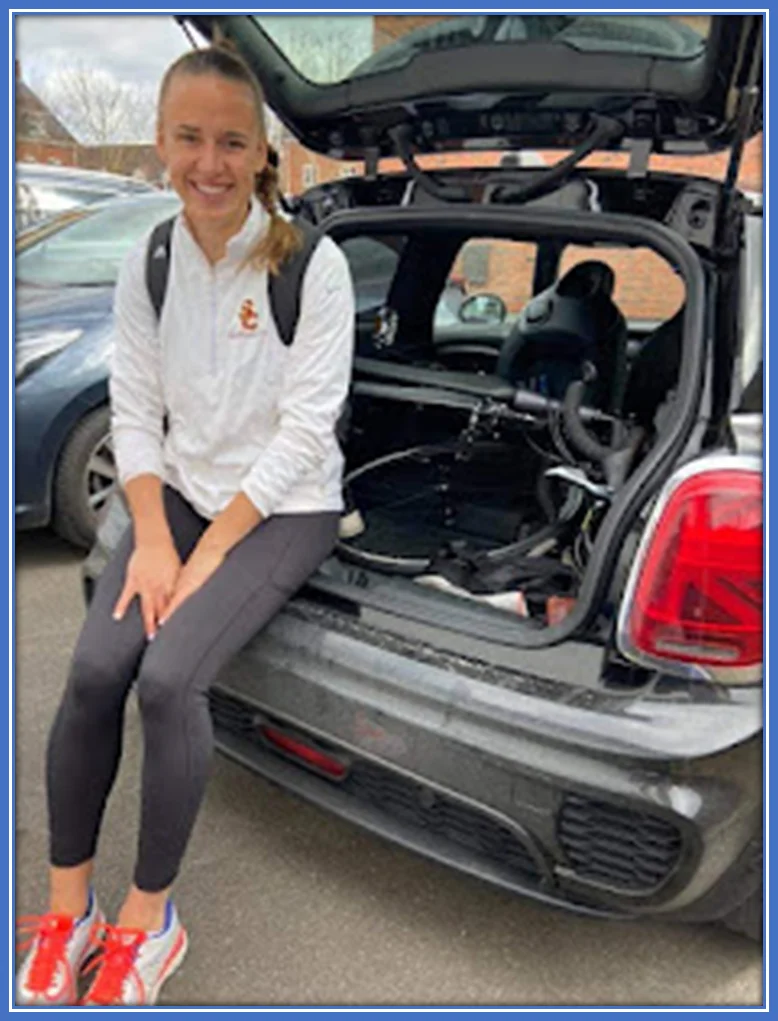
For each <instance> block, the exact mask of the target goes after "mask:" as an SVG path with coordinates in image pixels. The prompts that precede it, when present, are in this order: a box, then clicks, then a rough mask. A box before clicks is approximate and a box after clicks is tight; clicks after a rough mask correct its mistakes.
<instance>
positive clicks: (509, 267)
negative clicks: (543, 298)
mask: <svg viewBox="0 0 778 1021" xmlns="http://www.w3.org/2000/svg"><path fill="white" fill-rule="evenodd" d="M536 259H537V245H534V244H531V243H529V242H524V241H505V240H504V239H502V238H484V237H479V238H470V240H468V241H466V242H465V244H464V245H462V247H461V248H460V250H459V252H458V254H457V257H456V260H455V261H454V265H453V266H452V268H451V272H450V273H449V276H448V280H447V281H446V286H445V287H444V289H443V292H442V294H441V296H440V301H439V302H438V306H437V309H436V310H435V325H436V327H440V326H445V325H446V324H447V323H452V324H453V323H454V322H458V321H459V319H460V316H459V310H460V308H461V307H462V306H463V304H464V302H465V301H468V306H467V308H468V309H470V308H471V307H472V306H473V303H472V302H471V301H469V299H472V298H473V297H475V296H482V298H483V303H484V305H486V302H487V296H488V299H489V300H490V301H491V304H493V305H494V306H495V307H497V305H498V302H497V301H495V299H499V302H501V303H502V305H503V306H504V307H505V310H506V315H507V318H508V319H511V318H513V317H515V315H516V314H517V313H518V312H520V311H521V309H522V308H523V307H524V305H526V303H527V302H528V301H529V299H530V298H531V297H532V285H533V279H534V274H535V262H536Z"/></svg>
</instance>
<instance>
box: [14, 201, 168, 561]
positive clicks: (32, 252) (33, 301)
mask: <svg viewBox="0 0 778 1021" xmlns="http://www.w3.org/2000/svg"><path fill="white" fill-rule="evenodd" d="M179 204H180V203H179V200H178V197H177V196H176V195H174V194H170V193H165V192H159V193H153V194H149V195H145V196H143V197H142V198H141V197H138V198H127V199H124V200H122V201H121V202H115V201H111V202H108V203H105V204H98V205H93V206H90V207H89V208H87V209H83V210H75V211H71V212H69V213H67V214H63V216H62V217H60V218H58V219H56V220H53V221H51V222H49V223H48V224H46V225H43V226H39V228H38V229H37V230H33V231H29V232H27V233H26V234H25V235H23V236H22V238H21V239H20V241H19V245H18V249H17V254H16V331H15V332H16V344H15V376H16V381H15V382H16V401H15V447H16V457H15V471H16V493H15V498H16V506H15V512H16V525H17V527H19V528H32V527H38V526H41V525H47V524H50V523H51V524H53V525H54V527H55V528H56V529H57V531H58V532H59V533H60V534H61V535H62V536H63V537H64V538H66V539H68V540H70V541H71V542H74V543H76V544H77V545H80V546H84V547H88V546H89V545H90V544H91V542H92V541H93V540H94V531H95V527H96V523H97V514H98V512H99V510H100V508H101V507H102V506H103V504H104V503H105V500H106V498H107V497H108V495H109V493H110V491H111V489H112V487H113V486H114V484H115V471H114V464H113V454H112V451H111V443H110V427H109V421H108V407H107V400H108V382H107V380H108V360H109V356H110V331H111V315H112V303H113V289H114V285H115V283H116V276H117V273H118V271H119V265H120V263H121V260H122V259H123V257H124V256H125V255H126V253H127V251H128V250H129V248H130V247H131V246H132V245H133V244H135V243H136V242H137V241H138V240H139V239H140V238H141V237H142V236H143V235H144V234H145V233H147V232H148V231H149V230H150V229H151V227H152V226H153V225H154V224H155V223H157V222H159V221H160V220H163V219H164V218H165V217H166V216H170V215H171V214H172V213H173V212H175V210H176V209H177V208H178V206H179Z"/></svg>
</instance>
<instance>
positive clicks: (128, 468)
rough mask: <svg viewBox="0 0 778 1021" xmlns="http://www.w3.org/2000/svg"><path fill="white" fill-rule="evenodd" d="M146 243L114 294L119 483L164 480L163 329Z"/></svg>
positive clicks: (113, 397) (113, 396)
mask: <svg viewBox="0 0 778 1021" xmlns="http://www.w3.org/2000/svg"><path fill="white" fill-rule="evenodd" d="M145 257H146V244H145V242H144V244H143V245H139V246H137V247H136V248H134V249H133V250H132V251H131V252H130V253H129V255H128V256H127V258H126V259H125V261H124V263H123V264H122V267H121V269H120V271H119V278H118V281H117V285H116V292H115V295H114V321H113V346H112V354H111V373H110V377H109V395H110V402H111V429H112V432H113V442H114V451H115V457H116V464H117V469H118V473H119V481H120V482H121V483H122V485H124V484H125V483H126V482H128V481H129V480H130V479H132V478H134V477H135V476H137V475H144V474H146V473H147V472H148V473H151V474H152V475H158V476H159V477H160V478H162V477H163V472H164V461H163V456H162V445H163V438H164V437H163V420H164V413H165V406H164V398H163V393H162V380H161V363H160V344H159V330H158V325H157V320H156V316H155V314H154V310H153V308H152V306H151V301H150V299H149V296H148V293H147V291H146V283H145V269H144V267H145Z"/></svg>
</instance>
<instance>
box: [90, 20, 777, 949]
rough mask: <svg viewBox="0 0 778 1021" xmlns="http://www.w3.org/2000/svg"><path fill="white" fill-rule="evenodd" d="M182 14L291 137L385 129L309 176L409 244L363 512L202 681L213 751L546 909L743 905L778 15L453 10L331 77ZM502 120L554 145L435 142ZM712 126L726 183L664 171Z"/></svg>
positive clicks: (499, 136) (700, 144) (333, 216)
mask: <svg viewBox="0 0 778 1021" xmlns="http://www.w3.org/2000/svg"><path fill="white" fill-rule="evenodd" d="M190 20H191V21H192V22H193V23H194V24H195V26H196V27H197V28H198V29H199V30H200V31H201V32H203V33H205V34H206V35H210V34H211V33H212V32H213V30H214V28H215V26H216V25H217V24H218V25H219V27H220V28H221V29H222V31H223V32H225V33H226V34H227V35H228V36H230V37H231V38H232V39H233V40H234V41H235V43H236V44H237V45H238V46H239V48H240V50H241V51H242V53H243V54H244V55H245V57H246V58H247V59H248V60H249V61H250V62H251V63H252V64H253V66H254V67H255V68H256V70H257V73H258V74H259V76H260V77H261V78H262V81H263V84H264V86H265V89H266V93H267V98H268V101H269V102H270V104H271V105H272V106H273V107H274V109H275V110H276V112H277V113H278V115H279V116H280V117H281V119H282V120H283V121H284V123H285V124H286V125H287V126H288V127H289V128H290V129H291V130H292V131H294V132H295V133H296V134H297V136H298V137H299V138H300V139H301V140H302V142H303V143H305V144H306V145H307V146H309V147H311V148H313V149H316V150H318V151H320V152H323V153H327V154H329V155H331V156H336V157H342V158H346V159H358V158H364V159H365V160H366V166H367V168H368V172H367V173H366V174H365V176H364V177H361V178H359V177H351V178H347V179H342V180H340V181H337V182H334V183H332V184H327V185H322V186H320V187H319V188H316V189H314V190H312V191H311V192H309V193H307V194H306V195H305V196H303V197H302V199H301V201H300V203H299V207H300V210H301V211H302V212H303V213H305V214H307V215H308V216H310V217H311V218H312V219H313V220H314V221H316V222H317V223H319V224H320V225H321V228H322V229H323V230H325V231H327V232H328V233H329V234H330V235H331V236H332V237H333V238H335V239H336V240H337V241H338V242H339V243H340V244H342V245H343V246H344V248H345V249H346V251H348V250H349V248H350V247H353V246H355V245H358V246H360V247H361V248H362V249H363V250H365V249H368V250H371V251H373V253H374V254H375V256H376V259H377V260H379V261H380V259H379V257H381V258H383V259H384V260H385V261H386V262H387V264H388V266H389V269H390V272H389V273H388V275H387V274H384V277H385V280H386V284H385V286H384V287H382V288H379V289H378V292H377V293H375V294H374V295H373V299H372V305H373V306H374V309H377V310H378V314H370V315H360V316H358V321H357V335H358V337H357V341H358V352H357V359H356V362H355V371H354V380H353V387H352V393H351V397H350V411H351V415H350V430H349V435H348V437H346V438H345V440H344V442H345V446H346V454H347V483H348V489H349V495H350V499H351V501H352V503H353V507H354V508H355V509H356V510H357V511H358V512H359V514H360V515H361V519H362V527H350V528H349V529H348V531H347V532H346V531H345V530H344V533H343V538H342V539H341V541H340V543H339V545H338V548H337V550H336V552H335V554H334V555H333V556H332V557H331V558H330V559H329V560H328V561H327V562H326V563H325V564H324V565H323V567H322V568H321V569H320V570H319V571H318V573H317V574H316V575H315V576H314V577H312V578H311V579H310V581H309V583H308V584H306V585H305V587H304V588H303V589H302V590H301V591H300V592H298V593H297V595H296V596H295V598H293V599H292V600H291V602H290V603H289V604H288V606H287V607H286V608H285V609H284V610H283V611H282V612H281V613H280V614H279V615H278V616H277V618H276V619H275V620H274V621H273V622H272V624H271V625H270V626H269V627H268V628H267V629H266V630H265V631H264V632H263V633H262V634H261V635H258V636H257V637H256V638H255V639H254V640H253V641H252V642H251V643H250V644H249V645H248V646H247V647H246V649H245V650H244V651H243V652H242V653H241V654H240V655H238V656H237V657H236V658H235V660H234V661H233V662H232V663H231V664H230V666H229V667H228V668H227V669H226V670H225V671H224V672H223V674H222V675H221V676H220V678H219V680H218V683H217V684H216V686H215V688H214V690H213V692H212V709H213V719H214V725H215V731H216V736H217V742H218V747H219V748H220V749H221V751H222V752H223V753H224V754H226V755H229V756H230V757H232V758H234V759H235V760H237V761H238V762H241V763H243V764H244V765H245V766H247V767H248V768H249V769H252V770H255V771H256V772H257V773H259V774H261V775H262V776H264V777H266V778H269V779H270V780H272V781H274V782H276V783H278V784H281V785H282V786H284V787H286V788H287V789H289V790H290V791H292V792H295V793H297V794H299V795H302V796H304V797H307V798H309V799H311V800H312V801H314V802H316V803H317V804H319V805H321V806H324V807H326V808H329V809H330V810H332V811H333V812H336V813H338V814H340V815H341V816H343V817H344V818H346V819H349V820H352V821H354V822H357V823H359V824H361V825H363V826H366V827H367V828H369V829H371V830H372V831H374V832H375V833H377V834H380V835H382V836H384V837H388V838H390V839H392V840H396V841H397V842H399V843H401V844H403V845H404V846H406V847H410V848H414V849H416V850H418V851H419V852H421V853H423V854H427V855H429V856H431V857H433V858H436V859H438V860H439V861H444V862H448V863H449V864H451V865H453V866H455V867H457V868H460V869H462V870H464V871H467V872H470V873H472V874H475V875H478V876H480V877H483V878H485V879H488V880H490V881H492V882H495V883H498V884H500V885H502V886H503V887H505V888H507V889H510V890H513V891H516V892H517V893H521V894H525V895H529V896H532V897H535V898H537V899H539V900H541V901H543V902H545V903H548V904H552V905H557V906H561V907H565V908H568V909H570V910H572V911H577V912H581V913H585V914H590V915H595V916H599V917H603V918H625V917H636V916H647V915H652V916H658V917H661V918H664V919H687V920H714V919H721V920H723V921H724V922H726V923H727V924H728V925H729V926H731V927H732V928H734V929H737V930H740V931H742V932H745V933H747V934H748V935H750V936H753V937H758V936H759V935H760V933H761V918H762V682H763V654H762V459H761V431H762V383H761V378H762V377H761V359H762V326H761V308H762V261H761V260H762V256H761V252H762V220H761V209H760V208H759V206H758V205H757V204H756V203H753V202H752V201H751V200H750V199H749V198H748V197H747V196H744V195H743V194H741V193H740V192H739V191H738V190H737V188H736V187H735V184H734V182H735V180H736V178H737V170H738V162H739V159H740V156H741V153H742V147H743V144H744V142H745V140H746V139H747V138H748V137H749V136H750V135H752V134H753V133H755V132H756V131H758V130H759V129H760V127H761V81H762V75H761V68H762V38H761V18H760V17H755V16H730V15H727V16H711V17H707V16H704V17H693V18H675V17H672V18H670V17H660V16H651V17H645V18H644V17H640V16H618V17H615V16H610V15H607V16H596V17H592V16H576V15H570V16H537V17H535V16H532V17H523V16H519V15H510V16H509V15H490V16H484V17H472V18H461V19H459V18H456V17H451V18H449V17H441V18H440V19H438V20H437V21H436V22H435V23H434V24H432V25H429V24H428V25H426V26H425V27H424V28H423V29H421V30H418V31H417V32H413V31H411V32H409V34H407V35H405V36H401V37H400V38H399V39H397V40H396V41H394V42H393V43H392V48H391V51H390V52H389V54H388V55H387V57H386V59H385V60H379V59H376V60H372V61H371V60H368V61H367V62H365V63H363V64H362V65H361V67H357V68H356V70H355V71H353V72H352V73H351V74H350V75H343V76H342V79H339V80H336V81H332V82H329V83H322V84H314V83H312V82H311V81H310V80H309V79H308V78H306V77H305V75H304V71H303V69H301V68H299V67H297V66H295V63H294V61H293V60H292V59H291V57H290V56H289V55H287V54H285V53H283V52H282V51H281V50H280V49H279V48H278V47H277V46H276V45H275V43H274V41H273V39H272V38H271V35H270V34H268V33H269V32H271V29H270V28H269V27H268V29H267V30H265V29H264V28H263V19H262V18H254V17H250V16H204V15H203V16H201V15H198V16H192V17H191V18H190ZM393 22H394V24H395V25H398V24H401V23H402V22H401V19H399V18H397V19H393ZM409 23H410V24H411V26H412V25H413V19H409ZM271 24H272V23H271V22H268V26H270V25H271ZM290 52H291V51H290ZM358 56H359V55H358V54H357V53H356V52H355V65H356V64H357V58H358ZM495 145H502V146H504V147H505V148H507V149H512V150H521V149H522V148H526V147H533V148H536V149H539V150H550V149H553V148H557V149H559V150H563V151H565V152H567V154H568V155H566V156H564V157H563V158H562V159H561V161H560V162H559V163H558V164H557V165H556V166H552V167H549V168H548V169H547V170H543V169H537V168H531V169H530V168H523V167H510V166H509V167H500V168H496V169H493V170H490V169H484V168H480V169H469V170H466V169H463V170H457V169H450V170H448V171H445V172H442V171H441V172H430V171H424V170H422V169H421V167H420V166H419V164H418V163H417V161H416V158H415V157H416V154H417V153H420V152H443V151H446V150H456V149H463V148H467V149H470V150H472V149H477V148H493V147H494V146H495ZM725 147H729V148H730V151H731V157H730V159H731V162H730V172H729V173H728V175H727V177H726V179H725V180H724V181H723V182H715V181H712V180H708V179H704V178H697V177H689V176H681V175H675V174H671V173H654V172H649V171H648V168H647V162H648V157H649V154H650V153H651V152H652V151H653V152H664V153H669V154H672V153H688V152H690V151H700V152H705V151H709V150H713V149H717V148H725ZM594 149H608V150H619V149H620V150H624V151H626V152H627V153H629V169H628V170H626V171H624V170H618V169H610V170H597V169H592V168H590V167H588V166H587V167H582V166H579V165H578V164H579V163H580V161H581V160H582V159H583V158H584V157H585V156H586V155H587V154H588V153H589V152H590V151H592V150H594ZM389 155H394V156H399V157H400V158H401V159H402V160H403V162H404V164H405V167H406V173H404V174H398V175H393V176H386V175H383V174H381V173H379V172H378V171H377V161H378V159H379V158H380V157H382V156H389ZM462 278H464V280H465V290H466V291H467V292H468V298H466V299H464V300H462V302H461V307H460V309H459V311H458V313H457V317H458V319H459V321H460V323H461V322H463V321H464V322H467V323H468V324H469V326H470V327H471V329H470V330H469V331H468V334H467V336H466V337H464V338H463V337H462V336H459V335H457V334H456V330H455V331H454V332H453V333H452V334H449V336H448V337H445V336H444V338H443V340H441V334H445V330H444V329H443V324H441V323H436V321H435V319H436V308H437V307H438V305H439V303H440V301H441V296H442V295H443V293H444V291H445V289H446V286H447V282H449V286H450V281H451V280H452V279H453V280H459V279H462ZM473 284H475V285H476V286H477V287H478V288H480V292H481V293H480V294H477V295H472V294H471V291H472V289H473V288H472V285H473ZM636 284H637V286H635V285H636ZM506 310H507V314H506ZM127 521H128V518H127V512H126V509H125V507H124V505H123V503H122V501H121V500H120V499H118V498H117V499H115V500H113V501H112V502H111V504H110V507H109V509H108V512H107V514H106V516H105V519H104V521H103V522H102V524H101V528H100V531H99V537H98V542H97V544H96V546H95V547H94V549H93V551H92V553H91V555H90V557H89V559H88V561H87V564H86V568H85V589H86V594H87V597H88V596H89V593H90V592H91V590H92V587H93V585H94V581H95V579H96V578H97V576H98V575H99V573H100V571H101V570H102V567H103V565H104V563H105V560H106V557H107V556H108V555H109V554H110V552H111V549H112V548H113V547H114V546H115V544H116V542H117V539H118V536H119V535H120V534H121V532H122V531H123V529H124V528H125V527H126V525H127ZM351 524H352V525H353V519H352V522H351ZM247 810H248V808H247Z"/></svg>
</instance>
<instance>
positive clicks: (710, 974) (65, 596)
mask: <svg viewBox="0 0 778 1021" xmlns="http://www.w3.org/2000/svg"><path fill="white" fill-rule="evenodd" d="M79 563H80V558H79V555H78V554H77V553H75V552H74V551H72V550H71V549H69V548H68V547H67V546H65V544H64V543H61V542H59V540H57V539H56V538H55V537H53V536H52V535H50V534H49V533H45V532H44V533H28V534H22V535H20V536H18V537H17V546H16V614H17V616H16V673H15V692H16V716H15V719H16V742H15V761H16V912H17V915H19V914H26V913H31V912H37V911H41V910H43V909H44V907H45V902H44V901H45V891H46V872H45V859H46V845H47V836H46V802H45V791H44V751H45V744H46V738H47V733H48V728H49V725H50V723H51V720H52V717H53V714H54V712H55V710H56V705H57V701H58V698H59V692H60V689H61V686H62V684H63V682H64V677H65V673H66V670H67V665H68V660H69V655H70V651H71V649H72V647H73V644H74V642H75V639H76V636H77V634H78V629H79V627H80V624H81V621H82V619H83V615H84V608H83V602H82V599H81V593H80V587H79ZM126 722H127V729H126V738H125V753H124V760H123V764H122V768H121V771H120V774H119V778H118V780H117V784H116V788H115V790H114V793H113V796H112V799H111V802H110V804H109V808H108V811H107V816H106V821H105V826H104V830H103V835H102V840H101V844H100V849H99V856H98V868H97V873H96V886H97V890H98V893H99V896H100V898H101V900H102V902H103V904H104V906H105V908H106V910H107V911H108V912H109V914H111V913H114V912H115V911H116V909H117V908H118V906H119V903H120V901H121V898H122V895H123V892H124V888H125V884H126V883H127V881H128V879H129V877H130V876H131V873H132V864H133V857H134V849H135V842H136V826H137V818H138V805H139V802H138V796H137V788H138V779H139V768H140V752H141V736H140V729H139V721H138V716H137V712H136V709H135V706H134V703H132V702H131V704H130V706H129V709H128V713H127V721H126ZM176 902H177V904H178V907H179V910H180V912H181V915H182V918H183V920H184V922H185V924H186V925H187V927H188V929H189V933H190V939H191V943H190V950H189V954H188V957H187V959H186V961H185V962H184V965H183V967H182V968H181V970H180V971H179V972H178V974H177V975H175V977H174V978H172V979H171V980H170V982H169V983H168V984H167V985H166V986H165V988H164V990H163V993H162V996H161V999H160V1005H161V1006H164V1005H169V1006H170V1005H262V1004H268V1005H297V1004H299V1005H317V1004H320V1005H344V1006H347V1005H359V1004H376V1005H389V1004H397V1005H411V1004H419V1005H432V1004H441V1005H457V1004H459V1005H463V1006H468V1005H490V1006H507V1005H517V1006H518V1005H530V1004H531V1005H555V1004H569V1005H581V1004H593V1005H606V1004H640V1005H659V1004H706V1005H714V1004H757V1003H760V1002H761V996H762V954H761V950H760V948H758V947H756V946H755V945H753V944H750V943H748V942H747V941H745V940H744V939H742V938H740V937H739V936H736V935H734V934H731V933H729V932H727V931H725V930H723V929H720V928H718V927H714V926H691V925H671V924H660V923H657V922H650V923H613V922H600V921H593V920H590V919H582V918H577V917H574V916H572V915H568V914H566V913H564V912H560V911H555V910H550V909H548V908H544V907H540V906H538V905H535V904H534V903H532V902H531V901H528V900H523V899H521V898H517V897H514V896H511V895H509V894H506V893H504V892H502V891H500V890H497V889H494V888H492V887H489V886H487V885H485V884H483V883H481V882H478V881H476V880H473V879H471V878H469V877H465V876H461V875H458V874H456V873H455V872H453V871H451V870H449V869H447V868H445V867H443V866H441V865H437V864H434V863H431V862H428V861H426V860H424V859H421V858H419V857H416V856H415V855H412V854H411V853H409V852H406V851H404V850H401V849H398V848H395V847H392V846H390V845H388V844H386V843H384V842H382V841H379V840H378V839H376V838H374V837H372V836H370V835H368V834H366V833H363V832H362V831H361V830H359V829H357V828H355V827H353V826H351V825H349V824H346V823H344V822H341V821H340V820H338V819H335V818H332V817H330V816H328V815H326V814H325V813H323V812H321V811H320V810H318V809H316V808H313V807H311V806H309V805H307V804H304V803H302V802H300V801H298V800H296V799H294V798H292V797H291V796H289V795H287V794H285V793H284V792H282V791H280V790H277V789H275V788H273V787H271V786H270V785H268V784H267V783H265V782H264V781H263V780H260V779H258V778H257V777H255V776H253V775H252V774H251V773H249V772H247V771H246V770H244V769H243V768H241V767H239V766H237V765H235V764H233V763H231V762H228V761H226V760H225V759H223V758H221V757H220V756H217V758H216V761H215V764H214V770H213V775H212V778H211V782H210V786H209V789H208V793H207V797H206V801H205V805H204V807H203V811H202V813H201V815H200V818H199V820H198V823H197V827H196V830H195V833H194V836H193V839H192V843H191V845H190V848H189V852H188V855H187V858H186V861H185V865H184V869H183V872H182V875H181V877H180V879H179V882H178V884H177V887H176Z"/></svg>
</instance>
